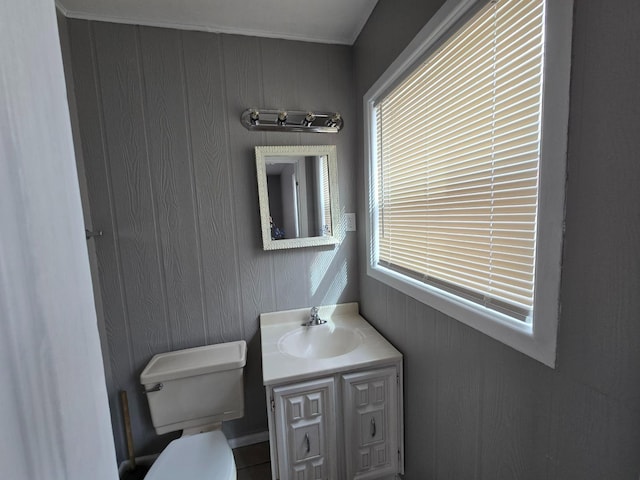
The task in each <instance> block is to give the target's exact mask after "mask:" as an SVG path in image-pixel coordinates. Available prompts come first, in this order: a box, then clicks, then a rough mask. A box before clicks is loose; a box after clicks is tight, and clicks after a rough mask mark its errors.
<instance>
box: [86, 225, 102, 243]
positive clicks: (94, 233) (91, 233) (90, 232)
mask: <svg viewBox="0 0 640 480" xmlns="http://www.w3.org/2000/svg"><path fill="white" fill-rule="evenodd" d="M84 235H85V236H86V237H87V240H89V239H90V238H92V237H101V236H102V230H98V231H93V230H87V229H86V228H85V229H84Z"/></svg>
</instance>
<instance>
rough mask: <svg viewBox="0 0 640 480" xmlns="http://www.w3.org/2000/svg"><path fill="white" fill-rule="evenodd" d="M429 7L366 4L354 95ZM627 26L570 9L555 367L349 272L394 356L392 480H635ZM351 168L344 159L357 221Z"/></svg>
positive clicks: (626, 15) (638, 303)
mask: <svg viewBox="0 0 640 480" xmlns="http://www.w3.org/2000/svg"><path fill="white" fill-rule="evenodd" d="M442 3H443V2H442V1H441V0H431V1H418V0H410V1H406V2H397V1H393V0H380V1H379V3H378V5H377V6H376V9H375V10H374V12H373V14H372V16H371V17H370V19H369V22H368V23H367V25H366V26H365V28H364V30H363V32H362V33H361V35H360V37H359V39H358V41H357V42H356V45H355V52H354V62H355V66H356V70H355V76H356V85H357V87H356V91H357V95H358V98H362V95H363V94H364V93H365V92H366V90H367V89H368V88H369V86H370V85H371V84H372V83H373V82H374V81H375V80H376V79H377V78H378V76H379V75H380V74H381V73H382V72H383V71H384V70H385V69H386V68H387V66H388V65H389V64H390V63H391V62H392V61H393V60H394V58H395V57H396V56H397V55H398V53H400V51H402V49H403V48H404V47H405V46H406V44H407V43H408V42H409V41H410V40H411V39H412V38H413V35H415V33H416V32H417V31H418V30H419V29H420V28H421V27H422V26H423V25H424V24H425V23H426V22H427V21H428V19H429V18H430V17H431V16H432V15H433V13H434V12H435V11H436V10H437V9H438V7H439V6H440V4H442ZM638 25H640V2H637V0H619V1H616V2H610V1H606V0H589V1H580V0H575V16H574V33H573V63H572V83H571V104H570V108H571V113H570V125H569V129H570V138H569V154H568V174H569V178H568V191H567V205H566V237H565V248H564V262H563V263H564V265H563V278H562V291H561V301H562V316H561V320H560V332H559V343H558V366H557V368H556V369H555V370H552V369H549V368H547V367H545V366H543V365H542V364H540V363H538V362H536V361H534V360H531V359H530V358H528V357H526V356H524V355H522V354H520V353H518V352H516V351H514V350H512V349H510V348H508V347H506V346H504V345H502V344H500V343H498V342H496V341H494V340H492V339H490V338H489V337H487V336H485V335H482V334H480V333H478V332H477V331H475V330H473V329H471V328H468V327H466V326H464V325H462V324H461V323H459V322H456V321H455V320H452V319H450V318H448V317H446V316H444V315H443V314H441V313H439V312H437V311H435V310H433V309H431V308H428V307H426V306H424V305H422V304H421V303H418V302H416V301H415V300H413V299H411V298H408V297H406V296H404V295H402V294H400V293H397V292H395V291H394V290H393V289H390V288H388V287H386V286H384V285H382V284H381V283H379V282H377V281H375V280H372V279H371V278H369V277H368V276H367V275H366V273H365V271H364V267H365V264H364V262H361V264H360V269H359V272H360V296H361V310H362V312H363V314H364V315H365V316H366V317H367V318H368V319H369V320H370V321H371V322H372V323H373V324H374V325H375V326H376V327H377V328H378V329H379V330H381V331H382V333H384V334H385V335H386V336H388V337H389V338H390V339H391V340H392V341H393V342H394V344H395V345H396V346H397V347H398V348H399V349H400V350H401V351H402V352H403V353H404V354H405V418H406V420H407V421H406V429H405V434H406V449H407V452H406V478H407V480H424V479H451V480H470V479H486V480H495V479H504V480H516V479H518V480H520V479H528V480H573V479H576V480H578V479H579V480H587V479H593V480H596V479H597V480H602V479H607V480H616V479H625V480H635V479H637V478H638V476H639V472H640V373H639V368H640V322H639V321H638V312H640V260H639V259H640V254H639V248H640V195H639V194H638V192H639V191H640V190H639V189H638V185H639V184H640V162H639V161H638V158H639V157H640V135H638V131H639V130H640V93H639V92H640V90H639V89H638V88H637V85H638V79H640V36H639V33H638V32H639V30H638ZM358 113H359V115H360V117H359V119H358V124H359V125H361V120H362V119H361V114H360V110H358ZM358 137H359V141H358V142H359V143H358V145H362V140H361V139H362V128H361V127H360V128H359V135H358ZM362 169H363V157H362V153H361V152H360V155H359V161H358V175H357V177H356V178H357V179H358V191H359V195H358V202H359V209H358V211H359V213H360V218H362V214H364V211H365V210H364V203H363V199H364V195H363V182H362V181H361V179H362V178H363V174H362ZM364 242H365V238H364V235H363V234H362V233H360V234H359V251H360V252H361V254H362V255H361V257H360V258H364V256H363V255H364V245H365V244H364Z"/></svg>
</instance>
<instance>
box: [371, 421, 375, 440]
mask: <svg viewBox="0 0 640 480" xmlns="http://www.w3.org/2000/svg"><path fill="white" fill-rule="evenodd" d="M371 436H372V437H375V436H376V419H375V417H371Z"/></svg>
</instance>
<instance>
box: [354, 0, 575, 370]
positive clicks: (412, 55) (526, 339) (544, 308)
mask: <svg viewBox="0 0 640 480" xmlns="http://www.w3.org/2000/svg"><path fill="white" fill-rule="evenodd" d="M545 2H546V4H545V33H544V35H545V52H544V60H543V62H544V63H543V72H544V73H543V75H544V77H543V93H542V114H541V121H542V128H541V143H540V163H539V189H538V219H537V223H536V228H537V238H536V254H535V262H536V265H535V272H536V273H535V285H534V306H533V319H532V321H531V322H530V323H524V322H521V321H518V320H515V319H513V318H511V317H509V316H507V315H504V314H502V313H500V312H497V311H492V310H489V309H486V308H483V307H482V306H480V305H478V304H476V303H474V302H471V301H468V300H465V299H464V298H462V297H459V296H457V295H454V294H451V293H449V292H447V291H445V290H441V289H439V288H436V287H433V286H431V285H427V284H424V283H422V282H420V281H418V280H415V279H413V278H411V277H408V276H405V275H402V274H400V273H398V272H396V271H393V270H391V269H388V268H385V267H383V266H381V265H378V264H377V243H378V238H377V237H378V211H377V205H376V198H375V188H376V186H375V172H376V154H375V153H376V150H375V149H376V144H375V141H376V137H375V109H374V104H375V103H376V101H377V100H378V99H380V98H382V97H384V96H385V95H386V94H387V92H389V91H390V90H391V89H393V87H395V86H396V85H397V84H398V83H399V82H400V81H402V80H403V79H404V78H405V77H406V76H407V75H409V74H410V73H411V72H412V71H413V70H414V69H415V67H416V66H417V65H418V64H419V63H421V62H422V61H424V60H425V59H426V58H427V57H428V55H430V54H431V53H432V52H433V51H434V50H435V49H436V48H437V47H438V46H439V45H440V44H441V43H442V42H443V41H444V40H446V39H447V38H448V37H449V36H450V35H451V34H453V33H455V32H456V31H457V30H458V29H459V28H460V27H462V25H463V24H464V22H465V21H466V20H467V19H468V18H470V17H471V15H473V14H474V13H475V12H477V11H478V10H479V9H480V8H482V7H483V6H484V5H486V4H487V3H488V1H487V0H447V1H446V2H445V3H444V5H443V6H442V7H441V8H440V10H438V12H437V13H436V14H435V15H434V16H433V17H432V18H431V19H430V20H429V22H427V24H426V25H425V26H424V27H423V28H422V29H421V30H420V32H419V33H418V34H417V35H416V37H415V38H414V39H413V40H412V41H411V43H409V45H408V46H407V47H406V48H405V49H404V51H403V52H402V53H401V54H400V55H399V56H398V58H397V59H396V60H395V61H394V62H393V63H392V64H391V65H390V66H389V67H388V68H387V70H386V71H385V72H384V73H383V74H382V75H381V76H380V78H379V79H378V80H377V81H376V82H375V83H374V84H373V86H372V87H371V88H370V89H369V90H368V91H367V93H366V94H365V95H364V97H363V108H364V158H365V192H366V198H365V205H366V208H367V214H366V215H365V231H366V239H367V241H366V250H367V252H366V253H367V257H366V258H367V275H369V276H370V277H372V278H374V279H376V280H379V281H381V282H383V283H385V284H386V285H388V286H390V287H392V288H394V289H396V290H399V291H401V292H403V293H404V294H406V295H409V296H411V297H413V298H415V299H416V300H418V301H420V302H422V303H424V304H426V305H429V306H431V307H433V308H435V309H437V310H439V311H441V312H443V313H444V314H446V315H448V316H450V317H452V318H454V319H456V320H459V321H461V322H462V323H465V324H466V325H469V326H471V327H473V328H475V329H477V330H479V331H481V332H483V333H485V334H487V335H489V336H490V337H492V338H494V339H496V340H498V341H500V342H502V343H505V344H506V345H509V346H511V347H512V348H514V349H516V350H518V351H520V352H522V353H524V354H526V355H528V356H530V357H532V358H535V359H536V360H538V361H540V362H542V363H543V364H545V365H547V366H549V367H552V368H554V367H555V362H556V341H557V326H558V319H559V315H560V302H559V300H560V298H559V297H560V275H561V261H562V241H563V235H564V205H565V183H566V160H567V137H568V118H569V80H570V69H571V68H570V65H571V32H572V25H573V22H572V20H573V18H572V16H573V0H562V1H556V0H545Z"/></svg>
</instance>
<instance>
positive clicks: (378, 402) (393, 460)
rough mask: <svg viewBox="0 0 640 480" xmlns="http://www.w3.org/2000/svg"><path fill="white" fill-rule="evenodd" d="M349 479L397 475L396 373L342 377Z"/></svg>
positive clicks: (389, 371)
mask: <svg viewBox="0 0 640 480" xmlns="http://www.w3.org/2000/svg"><path fill="white" fill-rule="evenodd" d="M342 382H343V383H342V386H343V389H342V394H343V408H344V423H345V427H344V428H345V431H344V436H345V451H346V460H347V478H348V479H349V480H351V479H358V480H360V479H363V480H364V479H373V478H380V477H383V476H389V475H393V474H396V473H398V432H399V430H398V407H399V406H398V398H399V397H398V383H397V370H396V369H395V368H384V369H380V370H372V371H368V372H361V373H352V374H348V375H343V376H342Z"/></svg>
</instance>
